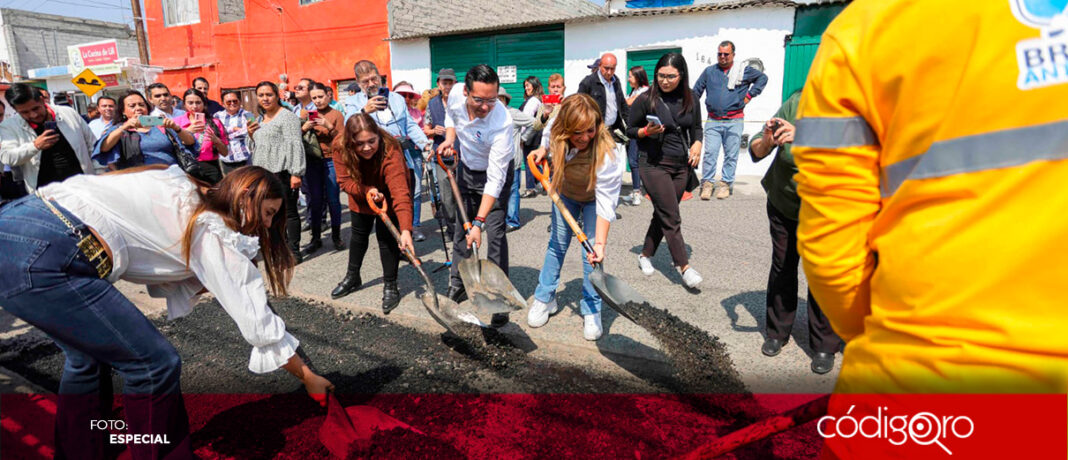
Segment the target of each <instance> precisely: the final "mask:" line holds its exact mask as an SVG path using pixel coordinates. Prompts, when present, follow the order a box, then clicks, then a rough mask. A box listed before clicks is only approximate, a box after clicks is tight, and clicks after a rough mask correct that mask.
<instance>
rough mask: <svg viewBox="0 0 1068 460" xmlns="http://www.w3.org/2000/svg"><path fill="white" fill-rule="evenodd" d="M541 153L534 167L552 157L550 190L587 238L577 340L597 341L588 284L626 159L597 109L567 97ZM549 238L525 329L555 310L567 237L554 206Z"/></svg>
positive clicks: (597, 306) (597, 304)
mask: <svg viewBox="0 0 1068 460" xmlns="http://www.w3.org/2000/svg"><path fill="white" fill-rule="evenodd" d="M545 130H546V132H547V133H548V135H547V136H544V137H543V138H542V148H540V149H538V150H535V151H534V152H531V155H533V156H534V159H535V162H538V161H541V160H542V159H543V158H545V156H546V154H547V153H552V168H550V169H551V171H552V179H551V186H552V188H553V190H554V191H556V192H557V193H559V194H560V200H561V201H562V202H563V203H564V206H565V207H566V208H567V210H568V212H569V213H571V215H572V216H574V217H575V218H576V219H577V220H578V222H580V223H581V225H582V230H583V232H585V233H587V234H591V233H592V236H593V238H591V241H592V242H593V250H594V254H588V255H587V256H586V257H584V258H583V259H582V297H583V299H582V303H581V305H580V307H579V310H580V313H582V318H583V336H584V337H585V338H586V340H597V339H599V338H601V333H602V329H601V296H600V295H598V294H597V291H595V290H594V289H593V285H592V284H590V279H589V278H590V273H591V272H593V265H592V264H594V263H599V262H603V261H604V257H605V246H606V241H607V240H608V228H609V226H610V225H611V223H612V221H614V220H615V219H616V211H615V209H616V200H618V199H619V189H620V187H621V186H622V185H623V170H624V169H625V165H626V158H624V157H623V156H622V155H613V153H612V151H613V148H614V147H615V141H614V140H613V139H612V134H611V133H609V132H608V128H607V127H606V126H605V125H604V119H603V118H602V117H601V109H600V106H598V105H597V102H596V101H594V100H593V98H592V97H590V96H589V95H587V94H573V95H571V96H568V97H567V98H566V99H564V102H563V103H562V104H561V106H560V113H559V115H557V116H556V118H554V119H553V120H552V121H550V122H549V124H548V125H546V127H545ZM551 228H552V233H551V234H550V236H549V248H548V249H547V250H546V251H545V262H544V263H543V264H542V266H541V273H540V274H539V275H538V287H537V288H536V289H535V290H534V302H533V303H531V306H530V311H529V312H528V314H527V324H528V325H529V326H530V327H541V326H544V325H545V323H546V322H548V321H549V316H551V315H553V314H555V313H556V312H557V311H558V310H559V306H558V305H557V302H556V289H557V288H558V287H559V285H560V267H561V265H562V264H563V261H564V255H566V254H567V248H568V246H570V245H571V238H572V236H573V232H572V231H571V227H570V226H568V224H567V221H565V220H564V218H563V217H562V216H561V215H560V211H559V210H557V209H556V208H555V207H554V208H553V213H552V226H551Z"/></svg>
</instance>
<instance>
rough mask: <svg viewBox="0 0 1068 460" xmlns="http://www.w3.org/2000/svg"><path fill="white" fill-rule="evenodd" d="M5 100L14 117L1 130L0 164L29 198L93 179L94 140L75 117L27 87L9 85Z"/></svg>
mask: <svg viewBox="0 0 1068 460" xmlns="http://www.w3.org/2000/svg"><path fill="white" fill-rule="evenodd" d="M4 98H5V99H7V103H8V105H10V106H11V107H12V108H14V109H15V112H16V113H18V116H16V117H10V118H8V119H7V120H5V121H4V122H3V123H2V124H0V136H2V138H3V141H2V142H0V163H3V164H4V165H7V166H10V167H11V168H13V169H17V170H18V171H19V172H20V173H21V175H22V179H23V181H24V183H25V185H26V190H27V191H28V192H29V193H33V192H34V191H35V190H37V189H38V188H39V187H43V186H45V185H48V184H50V183H52V182H62V181H63V180H64V179H66V178H68V177H71V176H74V175H77V174H94V168H93V163H92V159H91V155H90V152H92V150H93V141H95V140H96V139H95V138H94V136H93V133H92V131H90V130H89V125H87V124H86V123H85V120H84V119H83V118H82V117H81V115H79V114H78V112H77V111H75V110H74V109H72V108H70V107H65V106H58V105H52V104H49V103H48V101H47V100H46V99H45V98H44V96H42V95H41V93H40V92H39V91H38V90H37V88H34V87H32V86H30V85H27V84H25V83H15V84H13V85H11V87H10V88H8V89H7V91H6V92H5V93H4Z"/></svg>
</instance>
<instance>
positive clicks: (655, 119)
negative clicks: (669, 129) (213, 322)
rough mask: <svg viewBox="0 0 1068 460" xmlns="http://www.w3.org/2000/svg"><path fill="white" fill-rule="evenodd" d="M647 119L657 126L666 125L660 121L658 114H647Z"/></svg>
mask: <svg viewBox="0 0 1068 460" xmlns="http://www.w3.org/2000/svg"><path fill="white" fill-rule="evenodd" d="M645 120H646V121H648V122H649V124H650V125H655V126H663V125H664V124H663V123H661V122H660V117H658V116H656V115H646V116H645Z"/></svg>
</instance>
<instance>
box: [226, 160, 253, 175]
mask: <svg viewBox="0 0 1068 460" xmlns="http://www.w3.org/2000/svg"><path fill="white" fill-rule="evenodd" d="M247 165H248V162H247V161H236V162H233V163H230V162H226V161H223V162H222V173H223V175H224V176H225V175H227V174H230V173H231V172H233V171H234V170H235V169H237V168H240V167H242V166H247Z"/></svg>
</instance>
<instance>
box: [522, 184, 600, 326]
mask: <svg viewBox="0 0 1068 460" xmlns="http://www.w3.org/2000/svg"><path fill="white" fill-rule="evenodd" d="M560 200H561V201H562V202H563V203H564V207H566V208H567V210H568V212H570V213H571V215H572V216H574V217H575V219H576V220H577V221H578V222H579V223H581V224H582V231H583V232H585V233H586V236H587V237H588V238H589V239H590V244H595V243H596V241H594V239H595V238H596V234H597V200H594V201H590V202H588V203H580V202H578V201H575V200H572V199H570V198H568V197H566V196H563V195H561V196H560ZM559 214H560V211H559V210H558V209H556V207H555V206H553V213H552V233H551V234H550V235H549V249H547V250H546V251H545V262H544V263H542V265H541V273H540V274H539V275H538V287H537V288H536V289H534V298H535V299H538V300H539V301H541V302H546V303H548V302H550V301H552V300H553V299H554V298H555V297H556V289H557V287H559V285H560V267H561V266H562V265H563V262H564V255H566V254H567V248H568V247H569V246H571V238H572V237H574V235H575V234H574V233H573V232H572V231H571V227H570V226H568V225H567V220H565V219H564V218H563V216H562V215H559ZM579 256H580V257H582V304H581V306H580V307H579V311H580V313H582V314H583V315H589V314H591V313H597V312H600V311H601V296H600V295H598V294H597V291H596V290H594V289H593V285H592V284H590V272H592V271H593V266H592V265H590V262H589V261H588V260H586V254H585V252H584V251H582V252H580V254H579Z"/></svg>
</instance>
